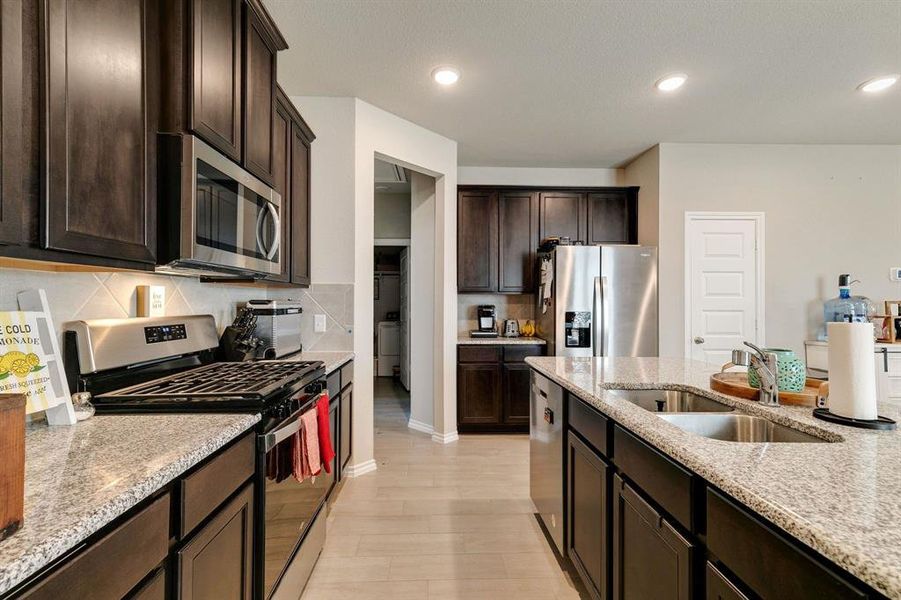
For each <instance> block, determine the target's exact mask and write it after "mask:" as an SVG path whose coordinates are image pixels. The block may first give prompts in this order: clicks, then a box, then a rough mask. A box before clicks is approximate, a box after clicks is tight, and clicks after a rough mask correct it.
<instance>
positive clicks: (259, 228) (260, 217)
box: [256, 211, 266, 254]
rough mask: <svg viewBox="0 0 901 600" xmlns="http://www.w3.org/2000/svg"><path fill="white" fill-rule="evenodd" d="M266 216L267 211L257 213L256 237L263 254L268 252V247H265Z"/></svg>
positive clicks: (258, 247)
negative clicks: (264, 228)
mask: <svg viewBox="0 0 901 600" xmlns="http://www.w3.org/2000/svg"><path fill="white" fill-rule="evenodd" d="M265 216H266V213H265V212H263V211H260V212H259V213H257V226H256V237H257V250H259V251H260V253H261V254H266V248H264V247H263V218H264V217H265Z"/></svg>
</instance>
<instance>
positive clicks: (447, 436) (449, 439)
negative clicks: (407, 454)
mask: <svg viewBox="0 0 901 600" xmlns="http://www.w3.org/2000/svg"><path fill="white" fill-rule="evenodd" d="M459 439H460V436H459V435H457V432H456V431H451V432H450V433H438V432H435V433H433V434H432V441H433V442H438V443H439V444H452V443H454V442H456V441H457V440H459Z"/></svg>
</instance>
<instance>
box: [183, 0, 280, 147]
mask: <svg viewBox="0 0 901 600" xmlns="http://www.w3.org/2000/svg"><path fill="white" fill-rule="evenodd" d="M243 4H244V3H243V1H242V0H190V14H191V20H190V25H191V36H190V39H191V42H190V62H191V70H190V75H191V87H190V100H189V102H188V106H189V107H190V113H189V127H190V129H192V130H194V132H195V133H196V134H197V135H199V136H200V137H202V138H203V139H204V140H205V141H206V142H207V143H209V144H210V145H211V146H213V147H215V148H216V149H218V150H219V151H220V152H222V153H223V154H225V155H227V156H229V157H231V158H233V159H235V160H241V125H242V124H241V61H242V52H241V32H242V29H243V27H242V24H243V21H242V19H243V12H242V6H243ZM270 139H271V138H270Z"/></svg>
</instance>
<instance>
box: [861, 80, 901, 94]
mask: <svg viewBox="0 0 901 600" xmlns="http://www.w3.org/2000/svg"><path fill="white" fill-rule="evenodd" d="M897 81H898V76H897V75H883V76H882V77H874V78H873V79H870V80H869V81H864V82H863V83H861V84H860V85H859V86H857V89H859V90H860V91H861V92H867V93H870V94H872V93H873V92H881V91H883V90H887V89H888V88H890V87H892V86H893V85H895V83H896V82H897Z"/></svg>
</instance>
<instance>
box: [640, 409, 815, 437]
mask: <svg viewBox="0 0 901 600" xmlns="http://www.w3.org/2000/svg"><path fill="white" fill-rule="evenodd" d="M657 416H658V417H660V418H661V419H664V420H666V421H669V422H670V423H672V424H673V425H675V426H676V427H678V428H679V429H683V430H685V431H688V432H689V433H694V434H696V435H700V436H703V437H706V438H710V439H714V440H723V441H726V442H795V443H797V442H822V443H827V442H829V440H824V439H822V438H818V437H816V436H813V435H809V434H807V433H804V432H802V431H798V430H797V429H792V428H791V427H786V426H785V425H780V424H778V423H774V422H772V421H770V420H769V419H764V418H763V417H757V416H754V415H745V414H740V413H735V414H729V415H714V414H661V415H657Z"/></svg>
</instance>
